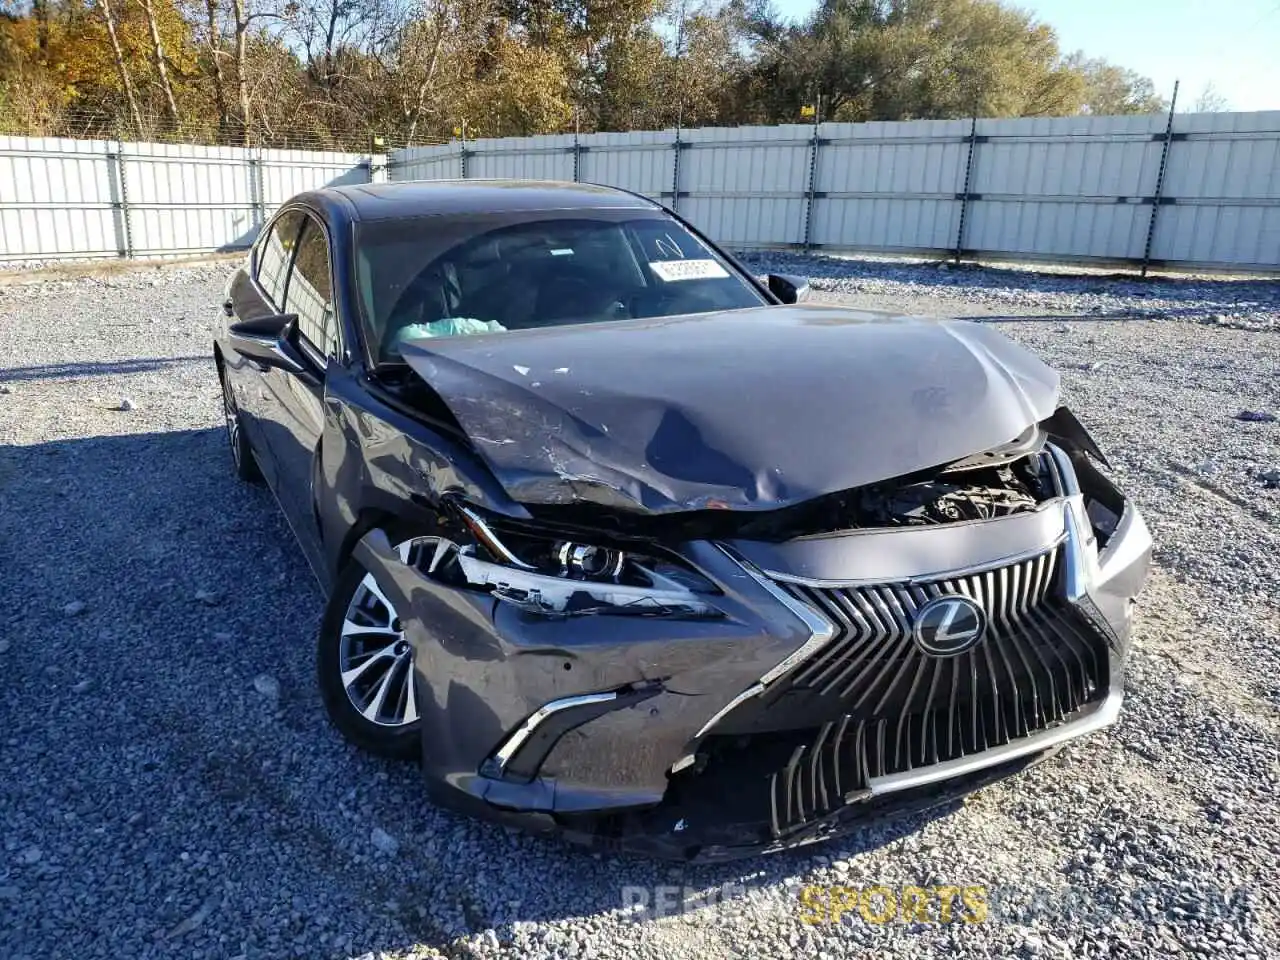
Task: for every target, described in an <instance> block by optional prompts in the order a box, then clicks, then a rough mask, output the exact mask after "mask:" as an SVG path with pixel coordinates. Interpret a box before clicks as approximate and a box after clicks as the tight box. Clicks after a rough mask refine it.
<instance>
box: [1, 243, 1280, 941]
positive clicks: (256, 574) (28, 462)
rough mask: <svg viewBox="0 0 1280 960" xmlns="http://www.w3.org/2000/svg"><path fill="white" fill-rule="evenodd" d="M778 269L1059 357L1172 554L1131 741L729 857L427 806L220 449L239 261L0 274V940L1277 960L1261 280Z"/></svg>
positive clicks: (1143, 664) (276, 518) (296, 571)
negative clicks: (339, 724) (834, 832)
mask: <svg viewBox="0 0 1280 960" xmlns="http://www.w3.org/2000/svg"><path fill="white" fill-rule="evenodd" d="M770 262H772V263H773V264H774V265H775V266H782V265H783V263H781V262H778V261H770ZM785 265H787V266H788V267H790V268H791V269H792V270H794V271H796V272H802V273H811V274H814V275H818V276H821V277H823V278H824V279H823V280H822V281H821V283H820V284H819V289H820V291H821V293H820V296H821V297H823V298H839V299H841V300H842V301H843V302H849V303H856V304H860V305H869V306H883V307H891V308H896V309H903V310H906V311H908V312H915V313H933V314H945V313H954V312H964V313H967V314H970V315H972V314H984V315H986V316H987V317H988V318H993V317H1003V318H1008V319H1002V320H1000V321H999V322H1000V326H1001V329H1002V330H1004V331H1005V332H1006V333H1008V334H1009V335H1011V336H1013V337H1015V338H1016V339H1018V340H1020V341H1022V342H1023V343H1026V344H1027V345H1029V346H1030V347H1032V348H1034V349H1035V350H1037V351H1038V352H1040V353H1041V354H1042V355H1043V356H1044V357H1046V359H1048V360H1049V361H1051V362H1052V363H1054V364H1055V365H1056V366H1057V367H1058V368H1059V369H1061V370H1062V371H1063V372H1064V382H1065V388H1066V393H1067V398H1068V401H1069V402H1070V403H1071V404H1072V405H1073V406H1074V407H1075V408H1076V410H1077V411H1078V412H1079V413H1080V415H1081V416H1082V418H1083V419H1085V420H1086V422H1087V423H1088V424H1089V425H1090V427H1091V428H1092V429H1093V430H1094V432H1095V433H1096V435H1097V436H1098V438H1099V440H1100V441H1101V443H1102V445H1103V447H1104V448H1105V449H1106V450H1107V451H1108V452H1109V453H1110V454H1111V455H1112V457H1113V459H1114V462H1115V472H1116V473H1117V474H1118V476H1119V477H1120V479H1121V480H1122V482H1124V483H1125V485H1126V486H1127V487H1128V489H1129V490H1130V491H1131V492H1132V494H1133V495H1134V496H1135V497H1136V498H1137V500H1138V501H1139V502H1140V503H1141V505H1142V506H1143V508H1144V509H1145V511H1146V514H1147V517H1148V519H1149V521H1150V523H1151V526H1152V527H1153V530H1154V533H1155V535H1156V537H1157V540H1158V544H1159V547H1158V552H1157V564H1158V569H1157V570H1156V572H1155V575H1154V579H1153V582H1152V585H1151V587H1150V590H1149V592H1148V593H1147V594H1146V597H1145V603H1144V604H1143V606H1142V610H1141V622H1140V628H1139V631H1138V636H1137V640H1136V651H1135V655H1134V657H1133V661H1132V667H1131V672H1130V675H1129V681H1128V686H1129V699H1128V701H1127V705H1126V709H1125V712H1124V714H1123V717H1122V722H1121V723H1120V724H1119V726H1118V727H1116V728H1115V729H1114V730H1113V731H1111V732H1108V733H1106V734H1104V735H1100V736H1096V737H1094V738H1092V739H1090V740H1088V741H1086V742H1083V743H1080V744H1078V745H1075V746H1072V747H1071V748H1069V749H1068V750H1067V751H1066V752H1065V753H1064V754H1063V755H1062V757H1060V758H1059V759H1057V760H1054V761H1051V762H1049V763H1047V764H1045V765H1042V766H1041V767H1039V768H1038V769H1036V770H1034V771H1032V772H1030V773H1028V774H1025V775H1023V776H1020V777H1018V778H1016V779H1015V780H1013V781H1011V782H1007V783H1004V784H1000V785H997V786H995V787H992V788H989V789H987V790H985V791H983V792H981V793H979V794H978V795H976V796H975V797H973V798H972V799H971V800H970V801H969V802H968V803H966V804H964V805H961V806H956V807H954V808H952V809H948V810H944V811H940V812H937V813H935V814H931V815H927V816H920V817H916V818H913V819H910V820H907V821H905V822H902V823H898V824H877V825H873V826H872V827H870V828H869V829H868V830H867V831H866V833H865V834H864V835H862V836H860V837H858V838H856V839H851V840H847V841H844V842H840V843H835V844H829V845H826V846H821V847H817V848H810V849H809V850H807V851H801V852H796V853H792V854H787V855H783V856H778V857H774V858H771V859H764V860H756V861H750V862H747V863H742V864H735V865H728V866H718V867H714V868H711V867H704V868H679V867H673V866H670V865H666V864H655V863H649V862H645V861H639V860H621V859H615V858H610V857H593V856H590V855H586V854H584V853H582V852H579V851H577V850H575V849H573V848H568V847H564V846H561V845H559V844H556V843H553V842H547V841H543V840H536V839H532V838H529V837H526V836H523V835H519V834H513V833H510V832H508V831H506V830H504V829H502V828H500V827H495V826H491V825H487V824H482V823H478V822H473V821H470V820H466V819H463V818H459V817H455V816H453V815H450V814H447V813H444V812H441V811H439V810H436V809H434V808H433V807H432V806H431V805H430V804H429V803H428V802H427V800H426V798H425V797H424V795H423V791H422V787H421V785H420V783H419V780H418V777H417V773H416V771H415V770H414V769H413V768H411V767H401V766H395V765H391V764H387V763H384V762H381V761H378V760H375V759H371V758H369V757H367V756H363V755H361V754H359V753H358V752H356V751H355V750H353V749H350V748H348V747H346V746H344V745H343V744H342V742H341V741H340V740H339V739H338V737H337V736H336V735H335V734H334V733H333V732H331V731H330V729H329V728H328V726H327V725H326V723H325V721H324V718H323V712H322V709H321V706H320V702H319V699H318V696H317V694H316V689H315V686H314V683H313V680H312V659H311V657H312V639H313V635H314V631H315V629H316V627H317V625H318V620H319V613H320V602H321V598H320V595H319V592H318V591H317V589H316V587H315V585H314V583H313V581H312V579H311V576H310V573H309V572H308V571H307V569H306V566H305V563H304V561H303V559H302V557H301V555H300V554H299V552H298V550H297V549H296V548H295V546H294V545H293V543H292V542H291V540H290V538H289V533H288V530H287V529H286V527H285V524H284V521H283V520H282V518H281V517H280V515H279V512H278V510H277V509H276V507H275V505H274V503H273V501H272V499H271V496H270V494H268V493H266V492H264V491H263V490H261V489H257V488H252V487H246V486H244V485H242V484H239V483H237V482H236V481H235V479H234V478H233V476H232V473H231V466H230V461H229V456H228V454H227V451H226V450H225V446H224V439H223V435H222V432H221V426H220V414H219V406H218V392H217V389H216V386H215V380H214V372H213V367H212V364H211V362H210V360H209V345H210V336H211V333H212V331H213V329H214V325H215V323H216V314H215V310H216V304H217V303H218V302H219V301H220V299H221V296H220V294H221V284H222V280H223V277H224V274H225V270H226V267H225V265H220V266H218V267H216V268H191V267H183V268H171V269H168V270H165V271H159V272H157V271H146V272H140V273H123V274H118V275H111V276H108V277H107V278H105V279H104V278H94V277H81V278H76V279H73V280H66V281H58V280H55V281H40V282H36V283H29V284H24V285H14V286H8V287H0V357H2V358H3V360H2V361H0V362H2V363H3V368H4V369H0V443H3V444H4V446H3V448H0V548H2V550H3V554H2V556H3V562H2V563H0V600H3V602H2V603H0V610H2V611H3V612H2V613H0V625H2V628H0V638H2V639H0V676H2V677H3V681H0V682H2V683H3V687H2V688H0V689H2V690H3V695H2V696H0V742H3V750H2V751H0V956H3V957H5V958H6V960H8V958H17V957H32V958H34V957H58V958H62V957H68V956H75V957H81V958H89V957H183V958H187V957H193V958H194V957H205V958H232V957H245V958H253V957H281V956H296V957H351V956H356V957H358V956H366V955H374V956H379V955H383V954H385V955H388V956H392V957H410V956H418V957H424V956H438V955H446V956H453V957H464V956H494V955H497V954H499V953H507V954H510V955H514V956H528V957H626V958H628V960H632V958H648V957H686V956H705V957H736V956H747V957H769V958H772V957H786V956H797V957H798V956H805V957H813V956H816V957H846V956H848V957H853V956H864V955H867V954H868V953H869V952H874V953H875V954H876V955H877V956H880V957H912V958H914V957H922V956H933V955H939V956H940V955H948V956H950V955H955V956H971V957H987V956H992V955H1009V956H1021V957H1038V956H1044V957H1103V956H1116V957H1144V956H1150V957H1156V956H1169V955H1175V954H1186V955H1196V956H1221V957H1232V958H1240V957H1244V958H1247V957H1256V958H1263V957H1274V956H1277V955H1280V885H1278V881H1277V877H1276V869H1275V868H1276V864H1277V862H1280V800H1277V797H1278V796H1280V791H1278V786H1280V784H1278V783H1277V780H1278V779H1280V614H1278V613H1277V610H1278V609H1280V596H1278V594H1280V559H1278V558H1280V530H1278V529H1277V523H1276V516H1277V507H1278V506H1280V490H1277V489H1274V487H1275V486H1276V484H1270V485H1269V484H1268V483H1267V481H1266V480H1265V479H1264V478H1265V476H1266V475H1267V474H1268V471H1271V472H1272V473H1274V472H1275V471H1276V470H1277V469H1280V442H1278V441H1280V424H1278V423H1276V422H1274V421H1268V420H1266V419H1262V420H1258V419H1248V418H1247V419H1240V418H1238V417H1237V414H1238V413H1239V412H1240V411H1242V410H1248V411H1254V412H1263V413H1276V412H1280V395H1277V390H1278V389H1280V386H1278V385H1280V369H1278V367H1280V360H1278V359H1277V358H1278V357H1280V340H1278V339H1277V338H1276V336H1275V334H1274V333H1273V332H1270V330H1269V329H1267V328H1274V327H1275V325H1276V309H1277V308H1276V304H1277V300H1278V299H1280V297H1278V296H1277V287H1276V285H1275V284H1262V283H1245V284H1238V283H1216V284H1215V283H1211V282H1207V281H1186V282H1181V281H1179V282H1170V283H1166V282H1155V283H1148V284H1137V283H1135V282H1132V281H1119V280H1108V279H1099V278H1096V277H1091V278H1083V279H1072V278H1064V277H1059V276H1052V277H1045V276H1040V275H1037V274H1033V273H1027V272H1017V271H945V272H944V271H939V270H936V269H934V268H930V267H908V266H902V265H893V264H891V265H886V264H879V263H869V262H859V261H844V262H835V261H830V260H821V261H818V260H811V261H804V260H797V259H795V258H786V259H785ZM1095 306H1096V307H1099V308H1100V309H1099V310H1097V311H1095V310H1093V309H1092V308H1093V307H1095ZM1182 311H1186V312H1182ZM1060 314H1068V315H1075V316H1076V317H1078V318H1079V317H1083V318H1085V319H1059V318H1058V315H1060ZM1218 314H1220V315H1222V316H1228V315H1229V316H1230V317H1233V318H1234V319H1233V320H1230V321H1229V322H1227V323H1218V322H1216V321H1215V322H1213V323H1212V324H1203V325H1202V324H1198V323H1186V322H1163V321H1165V320H1168V319H1175V320H1192V321H1195V320H1199V319H1202V318H1204V317H1208V316H1213V315H1218ZM1020 316H1021V317H1022V318H1019V317H1020ZM1111 316H1127V317H1132V316H1144V317H1148V318H1151V319H1136V320H1135V319H1130V320H1126V321H1124V322H1105V321H1102V320H1100V319H1099V318H1100V317H1111ZM1157 318H1158V319H1157ZM1236 327H1240V328H1254V329H1236ZM125 400H128V404H127V405H126V404H125V402H124V401H125ZM813 884H829V885H830V884H834V885H841V886H845V887H865V886H870V885H875V884H881V885H885V886H888V887H890V888H891V889H893V890H897V891H901V889H902V887H904V886H936V885H940V884H954V885H956V886H986V887H987V888H988V890H987V903H988V917H987V919H986V921H985V922H982V923H974V924H966V923H963V922H953V923H950V924H939V923H922V922H914V923H907V922H903V921H900V920H894V921H892V922H889V923H885V924H876V923H871V922H868V921H866V920H864V919H863V918H862V917H861V916H859V915H858V914H857V912H855V913H853V914H852V915H850V916H848V917H846V918H845V920H844V922H843V923H840V924H835V925H832V924H823V925H811V924H807V923H805V922H803V916H802V914H803V912H804V911H803V910H802V907H801V901H800V895H801V893H802V891H803V890H804V888H805V887H806V886H807V885H813ZM810 896H812V894H810ZM645 899H647V900H648V902H649V904H650V906H649V909H648V910H647V911H645V910H624V907H625V906H627V905H628V904H636V903H638V902H643V901H644V900H645ZM682 899H684V900H686V901H687V903H686V907H687V909H686V910H685V912H684V913H683V914H680V915H671V914H673V913H674V910H673V908H672V905H673V904H675V903H677V902H679V901H680V900H682ZM876 903H879V901H876ZM655 904H657V905H658V906H656V907H655V906H654V905H655Z"/></svg>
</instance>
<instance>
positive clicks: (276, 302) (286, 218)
mask: <svg viewBox="0 0 1280 960" xmlns="http://www.w3.org/2000/svg"><path fill="white" fill-rule="evenodd" d="M304 217H305V214H302V213H299V212H298V211H296V210H291V211H290V212H288V213H286V214H284V215H283V216H280V217H277V218H276V221H275V222H274V223H273V224H272V225H271V229H270V230H269V231H268V232H267V235H266V236H265V237H263V238H262V241H261V242H260V243H259V244H258V252H257V256H256V258H255V260H254V276H256V277H257V279H258V285H259V286H261V287H262V289H263V290H264V291H265V292H266V294H267V296H268V297H269V298H270V300H271V304H272V306H274V307H275V308H276V309H277V310H279V311H280V312H281V313H283V312H284V286H285V279H286V278H287V277H288V273H289V259H290V257H291V256H292V255H293V248H294V245H295V243H296V241H297V239H298V230H299V229H301V227H302V221H303V219H304Z"/></svg>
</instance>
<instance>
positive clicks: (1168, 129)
mask: <svg viewBox="0 0 1280 960" xmlns="http://www.w3.org/2000/svg"><path fill="white" fill-rule="evenodd" d="M1178 83H1179V81H1177V80H1175V81H1174V82H1173V99H1172V100H1170V101H1169V119H1168V120H1167V121H1165V126H1164V146H1162V147H1161V148H1160V172H1159V173H1157V174H1156V192H1155V194H1154V195H1153V196H1152V197H1151V219H1150V220H1148V221H1147V242H1146V244H1145V245H1144V246H1143V248H1142V275H1143V276H1144V277H1145V276H1146V275H1147V268H1148V267H1149V266H1151V246H1152V244H1153V243H1154V242H1155V239H1156V218H1157V217H1158V216H1159V215H1160V207H1161V206H1162V205H1163V204H1164V202H1165V200H1164V173H1165V169H1166V168H1167V167H1168V165H1169V147H1170V145H1171V144H1172V143H1173V108H1174V107H1176V106H1177V105H1178ZM1157 136H1158V134H1157Z"/></svg>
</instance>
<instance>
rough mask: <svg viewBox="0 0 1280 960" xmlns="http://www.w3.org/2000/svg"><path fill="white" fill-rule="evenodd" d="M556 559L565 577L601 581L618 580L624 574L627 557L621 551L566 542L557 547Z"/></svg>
mask: <svg viewBox="0 0 1280 960" xmlns="http://www.w3.org/2000/svg"><path fill="white" fill-rule="evenodd" d="M555 553H556V559H558V560H559V561H560V569H561V570H562V571H563V573H564V574H565V575H568V576H573V577H585V578H587V579H590V580H599V579H600V578H602V577H608V578H615V579H616V578H617V576H618V575H619V574H620V573H622V565H623V563H624V562H625V560H626V557H625V556H624V555H623V553H622V552H621V551H619V550H610V549H608V548H607V547H596V546H592V545H591V544H587V543H573V542H572V541H570V540H565V541H563V542H561V543H560V544H558V545H557V547H556V551H555Z"/></svg>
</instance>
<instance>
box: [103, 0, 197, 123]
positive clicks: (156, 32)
mask: <svg viewBox="0 0 1280 960" xmlns="http://www.w3.org/2000/svg"><path fill="white" fill-rule="evenodd" d="M101 2H102V3H104V4H105V3H106V2H107V0H101ZM140 2H141V3H142V10H143V13H144V14H145V15H146V19H147V34H148V36H149V37H150V39H151V59H152V62H153V63H154V64H155V68H156V76H157V77H158V78H159V80H160V89H161V91H162V92H163V93H164V103H165V108H166V109H167V111H168V116H169V122H170V123H171V124H172V125H173V126H174V127H177V126H178V125H179V124H181V123H182V118H181V117H179V116H178V101H177V100H175V99H174V96H173V84H172V83H170V82H169V66H168V64H167V62H166V61H165V56H164V42H163V41H162V40H161V39H160V23H159V21H158V20H157V19H156V7H155V3H154V0H140Z"/></svg>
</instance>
